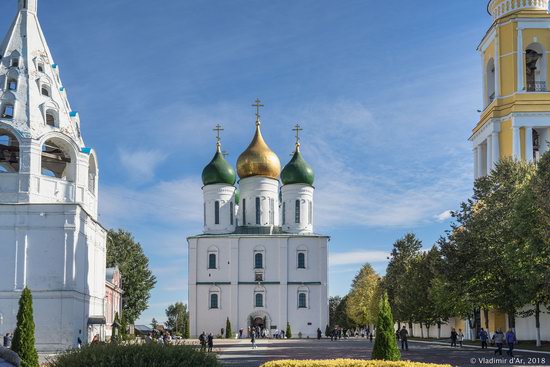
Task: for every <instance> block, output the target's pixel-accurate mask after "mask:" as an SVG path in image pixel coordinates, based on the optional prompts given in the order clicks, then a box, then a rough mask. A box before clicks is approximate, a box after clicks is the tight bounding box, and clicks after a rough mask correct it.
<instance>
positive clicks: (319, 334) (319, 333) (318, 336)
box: [317, 328, 323, 340]
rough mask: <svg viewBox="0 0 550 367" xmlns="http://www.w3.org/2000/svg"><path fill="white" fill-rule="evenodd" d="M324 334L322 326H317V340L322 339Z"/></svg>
mask: <svg viewBox="0 0 550 367" xmlns="http://www.w3.org/2000/svg"><path fill="white" fill-rule="evenodd" d="M322 335H323V332H322V331H321V329H320V328H317V340H321V336H322Z"/></svg>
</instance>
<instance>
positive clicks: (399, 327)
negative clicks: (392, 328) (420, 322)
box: [397, 320, 401, 330]
mask: <svg viewBox="0 0 550 367" xmlns="http://www.w3.org/2000/svg"><path fill="white" fill-rule="evenodd" d="M397 330H401V320H397Z"/></svg>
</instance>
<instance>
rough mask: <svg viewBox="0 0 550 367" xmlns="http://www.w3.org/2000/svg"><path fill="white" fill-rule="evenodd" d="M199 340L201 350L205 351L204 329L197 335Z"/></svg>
mask: <svg viewBox="0 0 550 367" xmlns="http://www.w3.org/2000/svg"><path fill="white" fill-rule="evenodd" d="M199 342H200V343H201V352H206V334H205V333H204V331H203V332H202V334H201V335H199Z"/></svg>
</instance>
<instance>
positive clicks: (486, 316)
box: [483, 308, 489, 332]
mask: <svg viewBox="0 0 550 367" xmlns="http://www.w3.org/2000/svg"><path fill="white" fill-rule="evenodd" d="M483 316H484V317H485V330H487V332H489V309H488V308H484V309H483Z"/></svg>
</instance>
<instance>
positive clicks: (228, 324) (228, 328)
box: [225, 317, 233, 339]
mask: <svg viewBox="0 0 550 367" xmlns="http://www.w3.org/2000/svg"><path fill="white" fill-rule="evenodd" d="M231 334H233V331H231V321H229V317H228V318H227V320H226V321H225V337H226V338H227V339H231V338H232V337H233V336H232V335H231Z"/></svg>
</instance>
